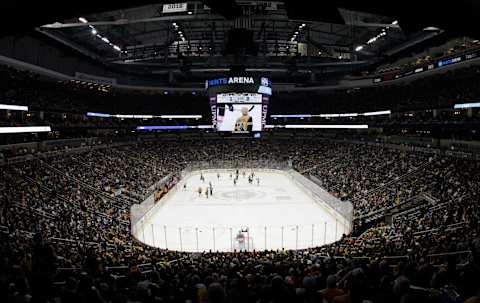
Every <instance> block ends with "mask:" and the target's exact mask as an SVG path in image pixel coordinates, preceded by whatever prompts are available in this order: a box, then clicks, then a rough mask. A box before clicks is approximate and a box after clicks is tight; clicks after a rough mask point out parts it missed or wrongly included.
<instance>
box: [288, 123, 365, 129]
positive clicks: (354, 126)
mask: <svg viewBox="0 0 480 303" xmlns="http://www.w3.org/2000/svg"><path fill="white" fill-rule="evenodd" d="M285 128H312V129H313V128H324V129H365V128H368V125H367V124H337V125H335V124H287V125H285Z"/></svg>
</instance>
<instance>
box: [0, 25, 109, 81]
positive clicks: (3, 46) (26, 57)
mask: <svg viewBox="0 0 480 303" xmlns="http://www.w3.org/2000/svg"><path fill="white" fill-rule="evenodd" d="M0 54H1V55H3V56H6V57H10V58H13V59H17V60H20V61H24V62H27V63H30V64H34V65H37V66H40V67H44V68H48V69H51V70H54V71H58V72H60V73H63V74H66V75H70V76H74V75H75V72H77V71H79V72H83V73H88V74H93V75H97V76H103V77H116V76H117V75H115V74H114V73H113V72H110V71H108V70H106V69H105V68H104V67H103V66H102V65H101V64H100V63H97V62H94V61H93V60H91V59H89V58H87V57H86V56H84V55H82V54H80V53H78V52H76V51H73V50H71V49H67V48H66V47H65V46H63V45H60V44H58V43H55V42H54V41H52V43H51V42H47V41H45V40H44V39H42V38H40V37H37V36H36V35H35V34H33V35H28V36H7V37H3V38H0Z"/></svg>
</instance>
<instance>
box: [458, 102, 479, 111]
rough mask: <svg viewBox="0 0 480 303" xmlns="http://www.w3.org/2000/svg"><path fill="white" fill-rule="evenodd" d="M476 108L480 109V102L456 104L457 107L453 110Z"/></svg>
mask: <svg viewBox="0 0 480 303" xmlns="http://www.w3.org/2000/svg"><path fill="white" fill-rule="evenodd" d="M474 107H480V102H475V103H460V104H455V106H454V107H453V108H454V109H464V108H474Z"/></svg>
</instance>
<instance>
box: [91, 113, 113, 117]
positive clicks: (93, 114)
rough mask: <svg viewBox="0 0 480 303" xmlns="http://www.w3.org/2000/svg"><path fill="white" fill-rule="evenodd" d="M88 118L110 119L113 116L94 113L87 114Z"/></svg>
mask: <svg viewBox="0 0 480 303" xmlns="http://www.w3.org/2000/svg"><path fill="white" fill-rule="evenodd" d="M87 116H88V117H101V118H108V117H111V116H112V115H110V114H103V113H94V112H87Z"/></svg>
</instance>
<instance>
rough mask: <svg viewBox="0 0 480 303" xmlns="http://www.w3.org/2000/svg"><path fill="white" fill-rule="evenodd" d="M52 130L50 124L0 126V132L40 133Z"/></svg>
mask: <svg viewBox="0 0 480 303" xmlns="http://www.w3.org/2000/svg"><path fill="white" fill-rule="evenodd" d="M50 131H52V130H51V128H50V126H13V127H0V134H16V133H41V132H50Z"/></svg>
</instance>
